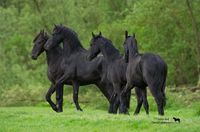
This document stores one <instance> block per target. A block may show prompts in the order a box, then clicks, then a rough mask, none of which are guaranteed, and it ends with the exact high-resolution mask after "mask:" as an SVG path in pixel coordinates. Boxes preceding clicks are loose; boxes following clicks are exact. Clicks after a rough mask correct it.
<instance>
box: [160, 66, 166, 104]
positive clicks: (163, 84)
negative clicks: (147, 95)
mask: <svg viewBox="0 0 200 132" xmlns="http://www.w3.org/2000/svg"><path fill="white" fill-rule="evenodd" d="M163 70H164V74H163V77H162V87H161V92H162V94H163V97H164V104H163V105H164V106H165V105H166V99H167V98H166V95H165V87H166V78H167V65H166V64H165V65H164V69H163Z"/></svg>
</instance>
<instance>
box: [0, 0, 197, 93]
mask: <svg viewBox="0 0 200 132" xmlns="http://www.w3.org/2000/svg"><path fill="white" fill-rule="evenodd" d="M188 2H189V8H188ZM199 7H200V1H199V0H176V1H174V0H137V1H136V0H123V1H122V0H109V1H108V0H93V1H91V0H84V1H82V0H56V1H55V0H1V1H0V16H1V17H0V23H1V24H0V31H1V32H0V57H1V62H0V74H1V75H0V91H3V90H5V89H9V88H11V87H13V86H14V85H16V84H17V85H18V86H20V87H22V88H25V87H26V86H27V85H35V84H41V85H44V86H47V84H49V82H48V80H47V77H46V74H45V72H46V61H45V55H42V56H41V57H39V59H38V60H37V61H33V60H31V58H30V54H31V48H32V40H33V38H34V37H35V35H36V34H37V33H38V32H39V31H40V30H41V29H45V30H46V31H47V32H49V33H51V31H52V28H53V25H54V24H60V23H62V24H64V25H66V26H69V27H71V28H72V29H74V30H75V31H76V32H77V34H78V35H79V38H80V40H81V42H82V44H83V45H84V47H86V48H88V47H89V43H90V39H91V32H99V31H102V33H103V35H104V36H106V37H108V38H110V39H111V40H112V41H113V43H114V45H115V46H116V47H117V48H118V49H120V51H121V53H123V46H122V44H123V41H124V31H125V30H128V31H129V32H135V33H136V37H137V40H138V42H139V50H140V52H141V53H144V52H153V53H155V54H159V55H160V56H161V57H162V58H163V59H164V60H165V61H166V62H167V64H168V67H169V71H168V81H167V83H168V85H181V84H196V83H197V82H198V79H199V78H198V77H199V75H200V74H199V72H200V71H199V69H198V68H199V66H200V64H199V63H200V61H199V59H200V56H199V55H200V51H198V47H199V46H200V45H199V43H198V42H197V39H199V37H200V36H198V34H199V27H200V15H199V12H200V8H199ZM191 11H192V16H191ZM193 19H194V20H195V24H196V25H195V26H194V20H193Z"/></svg>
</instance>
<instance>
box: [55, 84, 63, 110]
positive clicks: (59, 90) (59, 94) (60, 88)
mask: <svg viewBox="0 0 200 132" xmlns="http://www.w3.org/2000/svg"><path fill="white" fill-rule="evenodd" d="M56 101H57V109H58V110H57V112H62V111H63V84H60V85H59V86H58V88H57V89H56Z"/></svg>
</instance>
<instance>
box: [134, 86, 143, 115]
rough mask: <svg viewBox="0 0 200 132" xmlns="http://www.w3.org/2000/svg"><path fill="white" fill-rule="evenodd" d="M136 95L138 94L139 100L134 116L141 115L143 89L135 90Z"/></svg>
mask: <svg viewBox="0 0 200 132" xmlns="http://www.w3.org/2000/svg"><path fill="white" fill-rule="evenodd" d="M135 94H136V98H137V107H136V109H135V112H134V115H137V114H139V113H140V109H141V106H142V102H143V98H142V91H141V89H140V88H138V87H136V88H135Z"/></svg>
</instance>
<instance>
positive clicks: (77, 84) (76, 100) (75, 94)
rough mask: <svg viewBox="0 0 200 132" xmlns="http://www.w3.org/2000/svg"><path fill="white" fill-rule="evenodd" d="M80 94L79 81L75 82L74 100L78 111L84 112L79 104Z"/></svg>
mask: <svg viewBox="0 0 200 132" xmlns="http://www.w3.org/2000/svg"><path fill="white" fill-rule="evenodd" d="M78 92H79V83H78V82H77V81H73V100H74V103H75V105H76V109H77V110H80V111H83V110H82V109H81V107H80V105H79V103H78Z"/></svg>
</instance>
